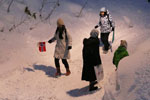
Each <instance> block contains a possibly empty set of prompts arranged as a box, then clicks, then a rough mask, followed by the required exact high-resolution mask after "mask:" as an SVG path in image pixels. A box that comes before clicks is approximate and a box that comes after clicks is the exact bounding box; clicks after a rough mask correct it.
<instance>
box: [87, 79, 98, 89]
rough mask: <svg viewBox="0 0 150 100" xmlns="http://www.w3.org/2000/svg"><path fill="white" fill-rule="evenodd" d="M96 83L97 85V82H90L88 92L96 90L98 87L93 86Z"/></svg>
mask: <svg viewBox="0 0 150 100" xmlns="http://www.w3.org/2000/svg"><path fill="white" fill-rule="evenodd" d="M97 83H98V82H97V81H93V82H90V85H89V91H94V90H97V89H98V87H97V86H94V85H95V84H97Z"/></svg>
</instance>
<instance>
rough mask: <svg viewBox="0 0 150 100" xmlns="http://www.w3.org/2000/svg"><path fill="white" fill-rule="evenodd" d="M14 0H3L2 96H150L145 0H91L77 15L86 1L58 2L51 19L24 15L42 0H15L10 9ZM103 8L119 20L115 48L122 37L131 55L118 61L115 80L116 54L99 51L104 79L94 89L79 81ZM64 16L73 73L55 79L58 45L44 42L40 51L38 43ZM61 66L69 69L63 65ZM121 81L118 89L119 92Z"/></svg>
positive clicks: (71, 99) (69, 99)
mask: <svg viewBox="0 0 150 100" xmlns="http://www.w3.org/2000/svg"><path fill="white" fill-rule="evenodd" d="M10 1H11V0H0V30H1V29H3V28H4V32H0V43H1V44H2V45H1V47H0V68H1V70H0V90H1V91H0V100H102V99H103V100H109V99H110V100H124V99H126V97H128V99H129V100H148V99H149V89H148V86H149V84H148V82H149V73H148V72H149V67H150V63H149V53H150V48H149V43H150V41H149V37H150V35H149V33H150V17H149V16H150V13H149V12H150V4H149V3H148V2H147V1H146V0H143V1H141V0H132V1H131V0H121V1H120V0H113V1H110V0H104V1H102V0H88V3H87V5H86V6H85V8H84V9H83V12H82V16H81V17H76V16H77V15H78V14H79V12H80V9H81V8H82V6H83V5H84V3H85V0H60V6H59V7H57V8H56V9H55V11H54V12H53V14H52V16H51V18H50V20H48V21H47V22H46V21H44V22H40V19H39V18H37V19H36V20H34V19H33V18H28V17H26V15H25V14H24V8H25V7H26V6H29V8H30V9H31V11H32V12H38V11H39V9H40V7H41V0H30V1H29V0H28V1H27V0H24V2H22V1H23V0H14V1H15V2H14V3H13V5H12V6H11V9H10V13H7V12H6V11H7V7H8V3H9V2H10ZM54 1H55V0H54ZM51 5H52V6H50V7H49V5H48V4H47V5H46V6H45V8H44V15H45V16H47V14H48V13H49V12H50V10H49V9H50V8H51V7H53V5H54V4H51ZM103 6H106V7H107V8H108V9H109V11H110V13H111V15H112V17H113V19H114V20H115V23H116V36H115V42H114V43H113V50H115V49H116V48H117V47H118V45H119V43H120V40H121V39H125V40H127V41H128V51H129V54H130V56H129V57H127V58H125V59H124V60H122V61H121V63H120V64H119V70H118V74H117V78H116V73H115V71H114V69H115V67H114V66H113V65H112V57H113V53H111V52H109V53H108V54H107V55H104V54H102V53H101V58H102V62H103V66H104V72H105V78H104V81H103V82H101V83H100V84H99V85H101V86H102V88H101V89H100V90H98V91H96V92H92V93H90V92H88V85H89V84H88V82H84V81H81V72H82V41H83V39H84V38H86V37H89V33H90V31H91V30H92V29H93V28H94V26H95V25H96V24H97V23H98V20H99V9H100V8H101V7H103ZM51 9H52V8H51ZM37 15H38V13H37ZM60 17H61V18H63V19H64V22H65V24H66V26H67V28H68V29H69V31H70V34H71V35H72V37H73V49H72V50H71V59H70V60H69V63H70V68H71V72H72V74H71V76H69V77H66V76H62V77H60V78H58V79H56V78H54V77H53V74H54V73H55V65H54V59H53V53H54V47H55V43H53V44H46V46H47V52H46V53H40V52H39V51H38V47H37V43H38V42H39V41H47V40H49V39H50V38H51V37H52V36H53V35H54V32H55V29H56V20H57V19H58V18H60ZM26 18H27V21H25V23H24V24H22V25H20V26H19V27H18V28H16V29H15V30H13V31H12V32H9V29H10V28H11V27H12V26H13V24H14V23H16V24H17V23H19V22H20V21H21V20H23V19H26ZM49 23H50V24H49ZM30 28H33V29H32V30H30ZM110 40H111V36H110ZM61 69H62V72H63V73H65V68H64V66H63V65H62V64H61ZM116 80H117V82H116ZM116 83H117V84H116ZM118 85H120V88H119V89H117V91H116V89H115V88H116V86H117V87H118ZM140 91H142V92H140ZM103 96H104V97H103Z"/></svg>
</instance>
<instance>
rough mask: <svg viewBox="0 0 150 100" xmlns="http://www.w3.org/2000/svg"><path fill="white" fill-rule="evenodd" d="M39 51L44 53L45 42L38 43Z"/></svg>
mask: <svg viewBox="0 0 150 100" xmlns="http://www.w3.org/2000/svg"><path fill="white" fill-rule="evenodd" d="M39 51H40V52H46V43H45V42H39Z"/></svg>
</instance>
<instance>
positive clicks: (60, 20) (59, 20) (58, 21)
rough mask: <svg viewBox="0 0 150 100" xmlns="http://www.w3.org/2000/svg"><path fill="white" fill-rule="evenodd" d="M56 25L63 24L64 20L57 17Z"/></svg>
mask: <svg viewBox="0 0 150 100" xmlns="http://www.w3.org/2000/svg"><path fill="white" fill-rule="evenodd" d="M57 25H58V26H62V25H64V21H63V20H62V19H61V18H59V19H58V20H57Z"/></svg>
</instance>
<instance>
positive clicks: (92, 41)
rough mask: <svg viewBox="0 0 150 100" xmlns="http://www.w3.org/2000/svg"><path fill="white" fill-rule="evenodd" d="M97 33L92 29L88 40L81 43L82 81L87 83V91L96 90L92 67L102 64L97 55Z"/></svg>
mask: <svg viewBox="0 0 150 100" xmlns="http://www.w3.org/2000/svg"><path fill="white" fill-rule="evenodd" d="M98 35H99V31H98V30H96V29H93V30H92V31H91V33H90V38H88V39H87V38H85V39H84V41H83V45H84V47H83V51H82V54H83V71H82V80H85V81H89V82H90V85H89V91H93V90H97V89H98V87H95V86H94V85H95V84H96V83H97V81H96V74H95V70H94V66H96V65H99V64H102V63H101V58H100V53H99V39H98Z"/></svg>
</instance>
